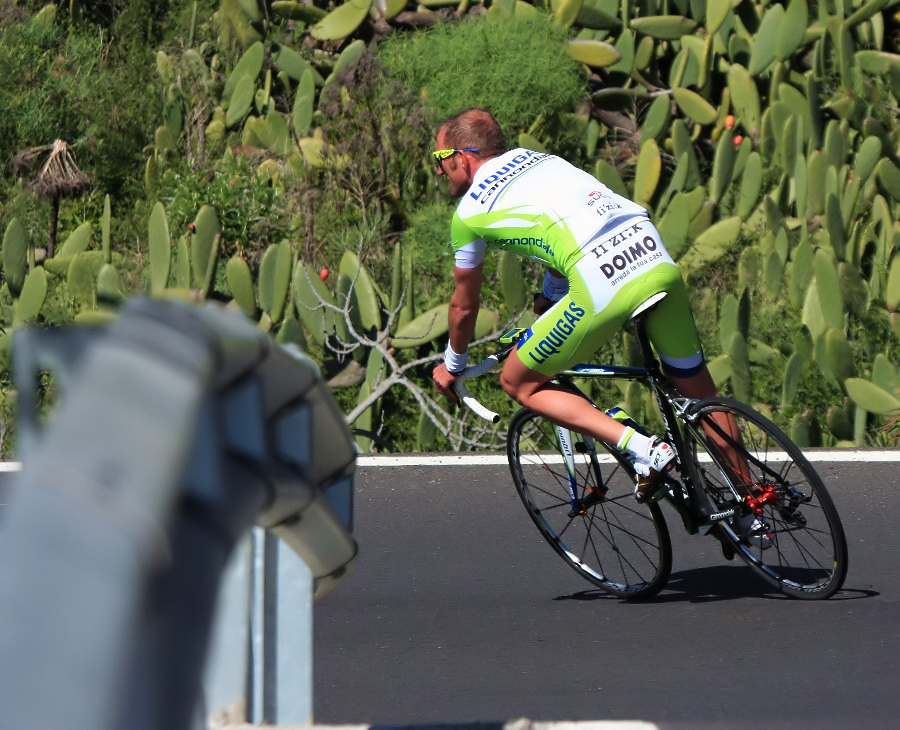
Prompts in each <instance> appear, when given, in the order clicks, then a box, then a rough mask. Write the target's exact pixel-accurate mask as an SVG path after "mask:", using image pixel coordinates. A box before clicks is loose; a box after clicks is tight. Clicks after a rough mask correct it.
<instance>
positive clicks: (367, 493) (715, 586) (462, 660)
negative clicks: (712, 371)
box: [314, 453, 900, 730]
mask: <svg viewBox="0 0 900 730" xmlns="http://www.w3.org/2000/svg"><path fill="white" fill-rule="evenodd" d="M817 466H818V468H819V470H820V473H821V474H822V476H823V478H824V479H825V481H826V484H828V486H829V488H830V491H831V493H832V496H833V497H834V500H835V502H836V505H837V507H838V510H839V511H840V513H841V515H842V518H843V521H844V527H845V530H846V533H847V539H848V544H849V551H850V570H849V575H848V578H847V581H846V583H845V587H844V590H843V591H842V592H840V593H839V594H837V595H836V596H835V597H833V598H832V599H830V600H828V601H822V602H803V601H797V600H790V599H787V598H785V597H783V596H782V595H781V594H779V593H777V592H775V591H774V589H772V588H771V587H770V586H769V585H768V584H767V583H765V582H763V581H762V580H761V579H759V578H756V577H755V576H754V575H753V574H752V573H751V572H750V570H749V569H748V568H747V567H745V566H744V565H743V564H742V563H740V562H738V561H735V562H727V561H726V560H725V559H724V557H723V556H722V553H721V550H720V549H719V546H718V543H717V542H716V541H715V540H713V539H712V538H709V537H692V536H688V535H686V534H685V533H684V531H683V530H682V528H681V526H680V521H679V520H678V517H677V516H676V515H675V514H674V513H673V512H671V510H670V509H669V508H668V507H667V508H666V509H667V512H666V514H667V517H669V526H670V530H671V532H672V538H673V544H674V550H675V559H674V565H673V570H672V577H671V580H670V582H669V584H668V587H667V588H666V589H665V590H664V591H663V592H662V593H661V594H660V595H659V596H658V597H657V598H656V599H655V600H653V601H651V602H649V603H627V602H624V601H621V600H619V599H617V598H614V597H611V596H608V595H606V594H604V593H602V592H600V591H598V590H596V589H594V588H593V586H592V585H591V584H589V583H587V582H585V581H584V580H583V579H581V578H580V577H578V575H577V574H575V573H574V572H573V571H572V570H571V569H569V568H568V567H567V566H566V565H564V564H563V563H562V561H560V560H559V559H558V558H557V557H556V555H555V554H554V553H553V552H552V551H551V549H550V548H549V547H548V546H547V545H545V544H544V543H543V541H542V539H541V537H540V535H539V534H538V532H537V530H536V529H535V528H534V526H533V525H532V523H531V521H530V520H529V518H528V515H527V514H526V512H525V510H524V509H523V507H522V505H521V503H520V502H519V501H518V498H517V496H516V494H515V490H514V488H513V486H512V483H511V480H510V477H509V472H508V469H507V468H506V467H505V466H485V467H479V466H458V467H457V466H453V467H447V466H443V467H430V466H417V467H378V466H365V467H361V468H360V469H359V472H358V474H359V478H358V483H357V485H358V486H357V496H356V510H355V514H356V527H355V532H356V535H357V538H358V540H359V543H360V548H361V553H360V558H359V563H358V566H357V568H356V570H355V573H354V575H352V576H351V577H350V578H348V579H347V581H346V582H345V583H344V584H343V585H341V586H340V587H339V588H338V589H337V590H335V591H334V592H333V593H331V594H330V595H329V596H328V597H326V598H325V599H324V600H323V601H322V602H321V603H320V604H319V605H318V606H317V609H316V618H315V701H314V719H315V722H316V723H317V724H341V723H366V724H371V725H427V724H465V723H487V724H493V723H503V722H506V721H509V720H512V719H515V718H521V717H525V718H529V719H531V720H544V721H563V720H644V721H649V722H653V723H656V724H658V725H659V726H660V727H664V728H675V727H684V728H686V727H692V728H693V727H709V728H712V727H722V728H754V730H759V729H760V728H777V727H785V728H847V727H852V726H860V727H866V728H881V727H884V728H888V727H890V728H895V727H897V724H898V720H897V716H898V714H900V571H898V568H897V558H898V536H900V453H898V454H897V459H896V460H894V461H888V462H881V463H851V464H837V463H819V464H817Z"/></svg>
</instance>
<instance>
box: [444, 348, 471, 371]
mask: <svg viewBox="0 0 900 730" xmlns="http://www.w3.org/2000/svg"><path fill="white" fill-rule="evenodd" d="M468 362H469V353H468V352H464V353H462V354H460V353H458V352H454V351H453V348H452V347H450V343H449V342H448V343H447V349H446V350H445V351H444V365H445V366H446V367H447V372H448V373H450V374H451V375H459V374H460V373H461V372H462V371H463V370H465V369H466V365H467V364H468Z"/></svg>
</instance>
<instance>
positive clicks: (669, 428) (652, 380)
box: [556, 318, 733, 535]
mask: <svg viewBox="0 0 900 730" xmlns="http://www.w3.org/2000/svg"><path fill="white" fill-rule="evenodd" d="M635 327H636V329H637V340H638V342H639V343H640V346H641V351H642V354H643V356H644V362H645V363H646V364H645V365H644V366H643V367H640V366H638V367H635V366H629V365H593V364H578V365H574V366H573V367H572V368H570V369H568V370H565V371H563V372H562V373H560V374H559V376H558V379H557V380H558V382H559V383H560V384H562V385H564V387H566V388H567V389H569V390H572V391H573V392H575V393H578V394H579V395H581V396H582V397H583V398H585V399H587V400H590V399H588V398H587V396H585V395H584V393H582V392H581V390H580V389H579V388H578V386H576V385H575V383H574V382H572V379H573V378H591V379H597V380H608V381H612V380H624V381H638V382H640V383H642V384H643V385H644V386H645V387H647V388H649V390H650V391H651V392H652V393H653V396H654V398H655V399H656V404H657V407H658V408H659V412H660V415H661V416H662V420H663V428H664V432H665V436H664V440H665V441H666V442H668V443H669V444H670V445H671V446H672V447H673V448H674V450H675V468H676V469H677V471H678V475H679V478H680V480H681V483H679V482H678V481H676V480H675V479H673V478H672V477H669V476H667V477H665V481H666V486H667V490H666V492H665V495H664V498H665V499H666V501H668V502H669V503H670V504H671V505H672V506H673V507H674V508H675V510H676V511H677V512H678V514H679V515H680V516H681V519H682V522H683V523H684V527H685V530H687V532H688V533H690V534H692V535H693V534H696V533H698V532H702V533H704V534H705V533H706V532H708V531H709V530H710V529H711V528H712V527H713V525H714V524H715V523H716V522H718V521H720V520H723V519H727V518H728V517H730V516H731V515H732V514H733V510H729V511H727V512H723V513H721V514H712V513H711V512H712V511H711V510H710V509H709V507H708V506H707V505H706V504H704V501H705V500H703V499H702V493H701V490H699V489H695V488H694V486H695V485H694V484H693V477H692V475H691V473H690V470H689V469H688V468H687V464H686V463H685V453H686V449H685V439H684V436H683V434H682V432H681V429H680V428H679V427H678V426H677V425H676V424H677V423H678V422H679V421H680V422H681V423H683V424H685V427H687V428H690V422H689V421H688V419H687V418H686V416H685V414H686V412H687V411H688V409H689V408H690V407H691V406H692V405H693V403H695V402H696V401H695V400H693V399H691V398H686V397H684V396H682V395H681V394H680V393H678V392H677V391H676V390H675V389H674V388H673V387H672V386H671V385H669V383H668V382H667V380H666V379H665V376H664V375H663V373H662V370H661V368H660V365H659V361H658V360H657V359H656V355H655V354H654V353H653V350H652V348H651V346H650V342H649V339H648V338H647V334H646V329H645V325H644V320H643V318H636V319H635ZM556 433H557V438H558V440H559V445H560V453H562V454H563V461H564V463H565V468H566V473H567V476H568V480H569V492H570V497H571V504H572V509H573V511H574V510H579V509H580V508H581V506H580V505H579V503H578V495H577V485H576V474H575V466H574V453H573V447H572V439H571V434H570V433H569V430H568V429H565V428H562V427H559V426H557V427H556ZM591 441H593V440H591ZM588 448H589V449H590V450H591V451H593V443H591V444H590V445H589V447H588ZM593 463H594V470H595V472H596V478H597V483H598V485H599V486H601V487H602V483H603V482H602V479H601V475H600V473H599V469H598V468H597V465H596V461H594V462H593Z"/></svg>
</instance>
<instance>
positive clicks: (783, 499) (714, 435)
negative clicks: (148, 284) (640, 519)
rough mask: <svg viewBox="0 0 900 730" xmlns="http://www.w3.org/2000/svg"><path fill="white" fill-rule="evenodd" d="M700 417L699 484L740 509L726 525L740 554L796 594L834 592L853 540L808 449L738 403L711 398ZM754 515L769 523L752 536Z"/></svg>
mask: <svg viewBox="0 0 900 730" xmlns="http://www.w3.org/2000/svg"><path fill="white" fill-rule="evenodd" d="M692 415H694V416H696V418H695V423H696V424H698V426H699V425H702V430H701V429H700V428H698V427H694V428H692V429H691V430H690V433H689V434H688V435H689V437H690V438H689V445H690V447H691V449H692V452H693V462H694V463H693V468H694V471H695V473H696V475H697V480H698V484H699V486H700V487H701V488H702V489H704V490H705V491H706V493H707V494H708V495H709V497H710V498H711V499H712V501H713V502H714V504H715V505H716V507H717V508H718V509H720V510H724V509H726V508H728V507H734V509H735V511H736V515H735V517H734V518H732V519H731V520H729V521H728V522H727V523H719V529H720V530H722V533H723V534H724V536H725V538H726V539H727V540H728V541H730V542H731V543H732V544H733V546H734V548H735V551H736V552H737V554H739V555H740V556H741V557H742V558H743V559H744V560H745V561H746V562H747V563H748V564H749V565H750V566H751V567H752V568H753V569H755V570H757V571H758V572H759V573H760V574H761V575H762V576H763V577H765V578H766V579H768V580H770V581H771V582H772V583H774V584H775V585H776V586H778V587H779V588H780V589H781V590H782V591H784V592H785V593H787V594H789V595H791V596H795V597H798V598H827V597H828V596H830V595H833V594H834V592H835V591H837V590H839V589H840V587H841V585H842V584H843V580H844V577H845V575H846V571H847V545H846V538H845V537H844V532H843V527H842V526H841V522H840V518H839V517H838V514H837V511H836V510H835V508H834V505H833V503H832V501H831V497H830V496H829V494H828V492H827V490H826V488H825V486H824V484H823V483H822V480H821V479H820V478H819V476H818V474H816V472H815V470H814V469H813V467H812V465H811V464H810V463H809V462H808V461H807V460H806V459H805V458H804V457H803V454H802V452H800V450H799V449H798V448H797V447H796V446H795V445H794V444H793V443H792V442H791V441H790V439H789V438H788V437H787V436H785V435H784V434H783V433H782V432H781V431H780V430H779V429H778V428H777V427H776V426H775V425H774V424H772V423H771V422H770V421H768V420H767V419H766V418H764V417H763V416H761V415H760V414H758V413H756V412H755V411H754V410H753V409H751V408H748V407H747V406H744V405H743V404H740V403H738V402H737V401H733V400H731V399H728V398H714V399H708V400H706V401H702V402H700V403H698V404H697V405H696V406H695V410H694V413H693V414H692ZM723 423H727V424H728V427H727V429H726V428H723V427H722V425H721V424H723ZM702 456H705V457H706V458H708V459H710V460H711V462H712V463H711V464H709V463H707V462H706V459H704V458H701V457H702ZM754 520H758V522H757V523H756V524H758V525H761V527H760V528H759V529H757V531H756V533H754V534H745V532H746V530H747V529H748V528H749V527H750V526H751V523H753V522H754Z"/></svg>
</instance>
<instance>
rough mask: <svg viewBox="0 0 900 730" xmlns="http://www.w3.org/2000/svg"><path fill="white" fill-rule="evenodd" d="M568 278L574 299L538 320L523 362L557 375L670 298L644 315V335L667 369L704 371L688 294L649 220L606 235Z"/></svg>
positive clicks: (525, 340)
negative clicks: (637, 313)
mask: <svg viewBox="0 0 900 730" xmlns="http://www.w3.org/2000/svg"><path fill="white" fill-rule="evenodd" d="M584 251H585V254H584V256H583V257H582V258H581V259H580V260H579V261H578V262H577V263H576V264H575V265H574V268H573V269H572V270H571V271H570V273H569V292H568V294H567V295H565V296H564V297H563V298H562V299H560V300H559V301H558V302H557V303H556V304H555V305H554V306H553V307H551V308H550V309H549V310H548V311H547V312H545V313H544V314H543V315H541V317H540V318H538V320H537V321H535V323H534V324H533V325H532V326H531V327H530V328H529V329H528V330H527V331H526V332H525V334H524V335H523V337H522V339H521V340H520V342H519V345H518V348H517V352H518V356H519V359H520V360H521V361H522V362H523V363H524V364H525V366H526V367H528V368H530V369H531V370H535V371H537V372H539V373H541V374H543V375H547V376H551V377H552V376H553V375H556V374H557V373H558V372H560V371H562V370H565V369H566V368H569V367H571V366H572V365H575V364H576V363H582V362H591V361H592V359H593V356H594V353H595V352H596V351H597V350H599V349H600V348H601V347H602V346H603V345H604V344H606V343H607V342H608V341H609V340H610V339H612V337H613V336H614V335H615V334H616V332H618V331H619V330H620V329H621V328H622V326H623V325H624V324H625V322H627V321H628V319H629V317H630V316H631V314H632V312H634V310H635V309H637V308H638V307H639V306H640V305H641V304H643V303H644V302H645V301H646V300H647V299H649V298H650V297H651V296H653V295H654V294H658V293H659V292H666V294H667V296H666V298H665V299H663V300H662V301H661V302H660V303H659V304H657V305H656V306H655V307H654V308H653V309H652V310H651V312H650V313H649V314H648V315H647V319H646V322H647V334H648V336H649V338H650V342H651V343H652V344H653V346H654V348H655V349H656V351H657V353H658V355H659V358H660V360H661V361H662V364H663V368H664V369H665V370H666V372H668V373H669V374H671V375H674V376H676V377H689V376H691V375H693V374H695V373H697V372H698V371H700V370H701V369H702V368H703V366H704V359H703V353H702V350H701V347H700V337H699V334H698V333H697V327H696V324H695V323H694V317H693V314H692V313H691V308H690V302H689V299H688V293H687V287H686V286H685V283H684V279H683V278H682V276H681V272H680V271H679V270H678V267H677V266H676V265H675V263H674V262H673V261H672V258H671V256H669V254H668V252H667V251H666V249H665V246H664V245H663V243H662V240H661V239H660V236H659V232H658V231H657V230H656V228H655V227H654V226H653V224H651V223H650V221H649V220H648V219H647V218H643V217H640V218H632V219H629V220H628V221H627V222H625V223H621V222H619V223H618V224H617V225H615V226H612V227H610V228H609V229H608V230H607V231H604V233H603V235H602V236H600V237H598V238H596V239H595V240H594V241H593V242H592V243H591V244H589V245H588V246H586V247H585V249H584Z"/></svg>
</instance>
